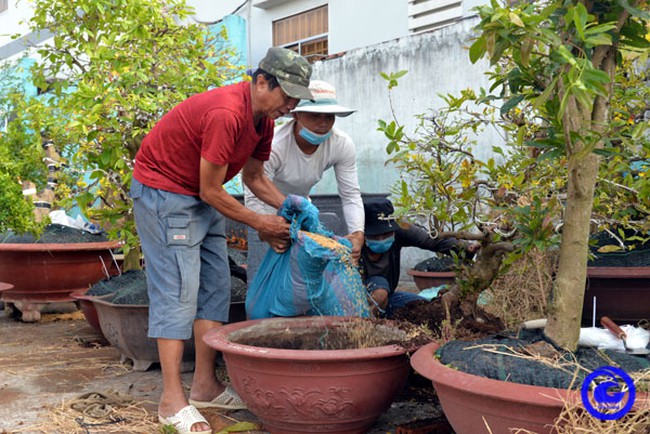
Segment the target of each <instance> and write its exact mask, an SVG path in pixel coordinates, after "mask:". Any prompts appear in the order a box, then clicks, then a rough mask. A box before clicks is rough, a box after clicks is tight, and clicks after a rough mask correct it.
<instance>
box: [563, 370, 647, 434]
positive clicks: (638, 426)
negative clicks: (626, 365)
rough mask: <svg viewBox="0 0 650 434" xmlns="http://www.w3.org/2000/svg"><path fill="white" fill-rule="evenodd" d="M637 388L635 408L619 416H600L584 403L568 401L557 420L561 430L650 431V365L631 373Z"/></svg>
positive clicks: (597, 433)
mask: <svg viewBox="0 0 650 434" xmlns="http://www.w3.org/2000/svg"><path fill="white" fill-rule="evenodd" d="M630 376H631V377H632V380H633V381H634V385H635V388H636V390H637V392H642V391H645V393H643V394H639V393H637V398H636V401H635V403H634V407H633V410H632V411H630V412H629V413H628V414H627V415H625V416H624V417H622V418H621V419H618V420H600V419H597V418H595V417H593V416H592V415H591V414H589V413H588V412H587V411H586V410H585V409H584V406H582V405H581V403H573V404H571V403H565V406H564V409H563V410H562V413H561V414H560V416H559V418H558V419H557V420H556V422H555V425H554V429H555V430H556V432H557V434H583V433H584V434H587V433H589V434H611V433H616V434H648V433H650V398H648V394H647V391H648V384H650V369H646V370H644V371H641V372H635V373H631V374H630Z"/></svg>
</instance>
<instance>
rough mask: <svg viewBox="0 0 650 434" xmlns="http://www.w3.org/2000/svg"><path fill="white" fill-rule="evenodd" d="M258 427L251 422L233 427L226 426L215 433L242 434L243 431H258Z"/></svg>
mask: <svg viewBox="0 0 650 434" xmlns="http://www.w3.org/2000/svg"><path fill="white" fill-rule="evenodd" d="M259 429H260V427H259V426H258V425H257V424H255V423H253V422H237V423H235V424H233V425H230V426H227V427H225V428H223V429H221V430H220V431H217V434H228V433H233V432H244V431H258V430H259Z"/></svg>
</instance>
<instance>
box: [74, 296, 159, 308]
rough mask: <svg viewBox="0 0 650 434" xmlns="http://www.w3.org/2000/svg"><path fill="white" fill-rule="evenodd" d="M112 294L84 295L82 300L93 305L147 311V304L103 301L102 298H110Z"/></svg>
mask: <svg viewBox="0 0 650 434" xmlns="http://www.w3.org/2000/svg"><path fill="white" fill-rule="evenodd" d="M111 295H113V294H105V295H85V294H84V298H83V300H88V301H92V302H93V303H97V304H103V305H105V306H110V307H131V308H139V309H142V308H146V309H149V305H148V304H118V303H111V302H110V301H108V300H104V299H103V298H108V297H107V296H111Z"/></svg>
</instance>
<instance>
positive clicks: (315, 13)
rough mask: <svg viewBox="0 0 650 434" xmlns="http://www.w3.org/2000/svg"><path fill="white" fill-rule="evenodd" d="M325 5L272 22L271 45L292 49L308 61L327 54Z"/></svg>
mask: <svg viewBox="0 0 650 434" xmlns="http://www.w3.org/2000/svg"><path fill="white" fill-rule="evenodd" d="M327 31H328V23H327V5H325V6H321V7H319V8H316V9H311V10H308V11H306V12H302V13H299V14H296V15H291V16H290V17H286V18H282V19H281V20H277V21H274V22H273V45H274V46H276V47H285V48H288V49H290V50H294V51H296V52H298V53H300V54H302V55H303V56H305V57H306V58H307V60H309V61H310V62H314V61H316V60H319V59H322V58H323V57H325V56H327Z"/></svg>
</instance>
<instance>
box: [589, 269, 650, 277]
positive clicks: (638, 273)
mask: <svg viewBox="0 0 650 434" xmlns="http://www.w3.org/2000/svg"><path fill="white" fill-rule="evenodd" d="M589 277H598V278H602V279H650V267H649V266H643V267H587V278H589Z"/></svg>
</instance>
